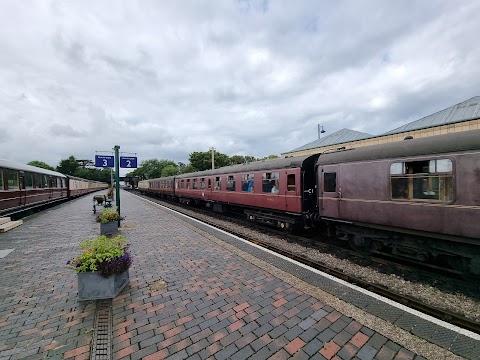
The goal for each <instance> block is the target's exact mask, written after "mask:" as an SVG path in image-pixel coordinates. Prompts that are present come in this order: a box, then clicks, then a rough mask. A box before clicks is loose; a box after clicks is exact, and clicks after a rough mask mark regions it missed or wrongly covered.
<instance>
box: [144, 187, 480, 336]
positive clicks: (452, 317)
mask: <svg viewBox="0 0 480 360" xmlns="http://www.w3.org/2000/svg"><path fill="white" fill-rule="evenodd" d="M135 195H137V196H141V197H144V198H146V199H149V200H151V201H154V202H156V203H158V204H160V205H162V206H165V207H167V208H170V209H172V210H175V211H177V212H180V213H183V214H185V215H187V216H190V217H193V218H197V219H199V220H201V221H202V222H205V223H207V224H209V225H211V226H214V227H216V228H219V229H221V230H224V231H226V232H229V233H231V234H234V235H236V236H239V237H241V238H243V239H245V240H248V241H250V242H252V243H254V244H257V245H259V246H262V247H264V248H267V249H269V250H271V251H274V252H276V253H279V254H282V255H284V256H286V257H288V258H290V259H293V260H295V261H298V262H300V263H302V264H305V265H307V266H310V267H312V268H314V269H317V270H320V271H323V272H325V273H327V274H330V275H332V276H335V277H337V278H340V279H342V280H344V281H347V282H349V283H352V284H355V285H357V286H359V287H362V288H364V289H367V290H369V291H371V292H374V293H376V294H379V295H381V296H384V297H386V298H388V299H391V300H393V301H396V302H398V303H401V304H404V305H406V306H408V307H410V308H413V309H415V310H418V311H421V312H423V313H425V314H428V315H430V316H433V317H435V318H437V319H441V320H443V321H446V322H448V323H450V324H453V325H456V326H459V327H461V328H464V329H467V330H469V331H472V332H475V333H477V334H480V323H479V322H477V321H474V320H472V319H469V318H467V317H465V316H463V315H460V314H457V313H454V312H452V311H448V310H445V309H442V308H440V307H436V306H433V305H430V304H427V303H426V302H424V301H421V300H418V299H415V298H413V297H411V296H408V295H405V294H400V293H398V292H397V291H394V290H390V289H388V288H387V287H385V286H382V285H378V284H374V283H371V282H368V281H365V280H364V279H362V278H360V277H357V276H354V275H351V274H346V273H344V272H343V271H342V270H340V269H336V268H334V267H332V266H329V265H328V264H324V263H322V262H318V261H314V260H312V259H309V258H308V257H306V256H304V254H302V253H301V252H292V251H288V250H285V249H283V248H281V247H279V246H276V245H275V244H272V243H269V242H265V241H261V240H259V239H258V238H256V237H255V236H249V235H246V234H245V233H244V232H242V231H236V230H232V227H231V226H222V225H219V224H218V221H215V219H216V218H212V215H213V214H214V216H217V215H218V214H216V213H212V212H208V213H206V214H207V215H208V217H207V219H205V216H201V218H200V216H197V217H196V216H195V215H194V214H193V215H192V212H193V213H195V212H196V211H197V210H198V209H196V208H195V209H192V207H184V206H183V205H179V204H175V205H172V204H171V203H170V202H166V201H164V200H161V199H158V198H152V197H148V196H144V195H140V194H139V192H135ZM193 210H195V211H193ZM203 212H205V211H204V210H202V213H203ZM223 217H224V216H223ZM209 218H211V219H210V220H209ZM228 221H232V219H231V218H229V219H228ZM248 225H249V226H251V225H252V224H251V223H248ZM263 230H265V228H263ZM268 232H270V233H275V234H276V235H281V236H282V237H283V238H286V237H287V238H288V240H287V241H289V242H298V243H303V244H304V245H306V246H311V243H312V240H311V239H306V238H302V237H299V236H296V235H292V234H285V233H280V232H278V231H276V230H274V229H268ZM316 247H320V248H322V247H323V248H330V250H328V251H332V249H333V251H334V252H336V253H337V254H338V253H341V255H340V257H343V256H348V257H357V258H359V259H360V261H364V262H373V263H376V264H378V266H386V267H388V268H390V269H396V271H399V269H401V271H403V272H407V273H412V274H413V273H415V272H416V273H417V274H416V277H422V278H430V279H431V280H433V281H436V282H443V283H449V284H451V286H454V285H453V284H456V285H458V284H459V281H460V280H459V279H452V278H450V277H448V276H447V275H439V274H432V273H428V272H427V271H425V270H419V269H418V268H415V267H413V266H411V265H408V264H397V263H394V262H392V261H390V260H388V259H384V258H380V257H368V258H367V257H365V256H363V255H359V254H358V253H354V252H353V251H348V250H345V249H343V248H342V249H341V248H338V247H335V246H332V245H324V244H319V245H318V246H316ZM323 250H325V249H323ZM460 282H461V281H460ZM465 284H468V283H467V282H465ZM473 288H474V290H473V291H476V290H475V289H478V285H477V284H473Z"/></svg>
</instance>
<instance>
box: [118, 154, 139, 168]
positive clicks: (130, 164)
mask: <svg viewBox="0 0 480 360" xmlns="http://www.w3.org/2000/svg"><path fill="white" fill-rule="evenodd" d="M120 167H121V168H136V167H137V158H136V157H134V156H120Z"/></svg>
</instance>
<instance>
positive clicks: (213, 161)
mask: <svg viewBox="0 0 480 360" xmlns="http://www.w3.org/2000/svg"><path fill="white" fill-rule="evenodd" d="M209 150H210V151H211V152H212V170H213V169H215V148H214V147H213V146H212V147H211V148H210V149H209Z"/></svg>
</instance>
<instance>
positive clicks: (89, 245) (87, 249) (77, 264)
mask: <svg viewBox="0 0 480 360" xmlns="http://www.w3.org/2000/svg"><path fill="white" fill-rule="evenodd" d="M80 248H81V249H82V253H81V254H80V255H79V256H77V257H75V258H73V259H71V260H69V261H67V267H69V268H71V269H74V270H75V271H77V272H87V271H97V270H99V269H100V268H101V267H102V264H104V263H108V262H111V261H113V260H115V259H119V258H122V257H124V256H125V255H129V254H126V249H127V239H126V238H124V237H123V236H122V235H117V236H116V237H112V238H109V237H106V236H105V235H101V236H99V237H97V238H96V239H93V240H90V239H86V240H84V241H83V242H82V243H81V244H80Z"/></svg>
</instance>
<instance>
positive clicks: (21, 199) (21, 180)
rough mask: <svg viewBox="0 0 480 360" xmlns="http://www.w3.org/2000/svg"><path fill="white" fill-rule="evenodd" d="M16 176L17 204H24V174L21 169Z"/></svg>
mask: <svg viewBox="0 0 480 360" xmlns="http://www.w3.org/2000/svg"><path fill="white" fill-rule="evenodd" d="M18 176H19V177H18V187H19V189H20V196H19V197H18V198H19V205H25V204H26V203H27V190H26V189H25V175H24V173H23V171H20V172H19V173H18Z"/></svg>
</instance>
